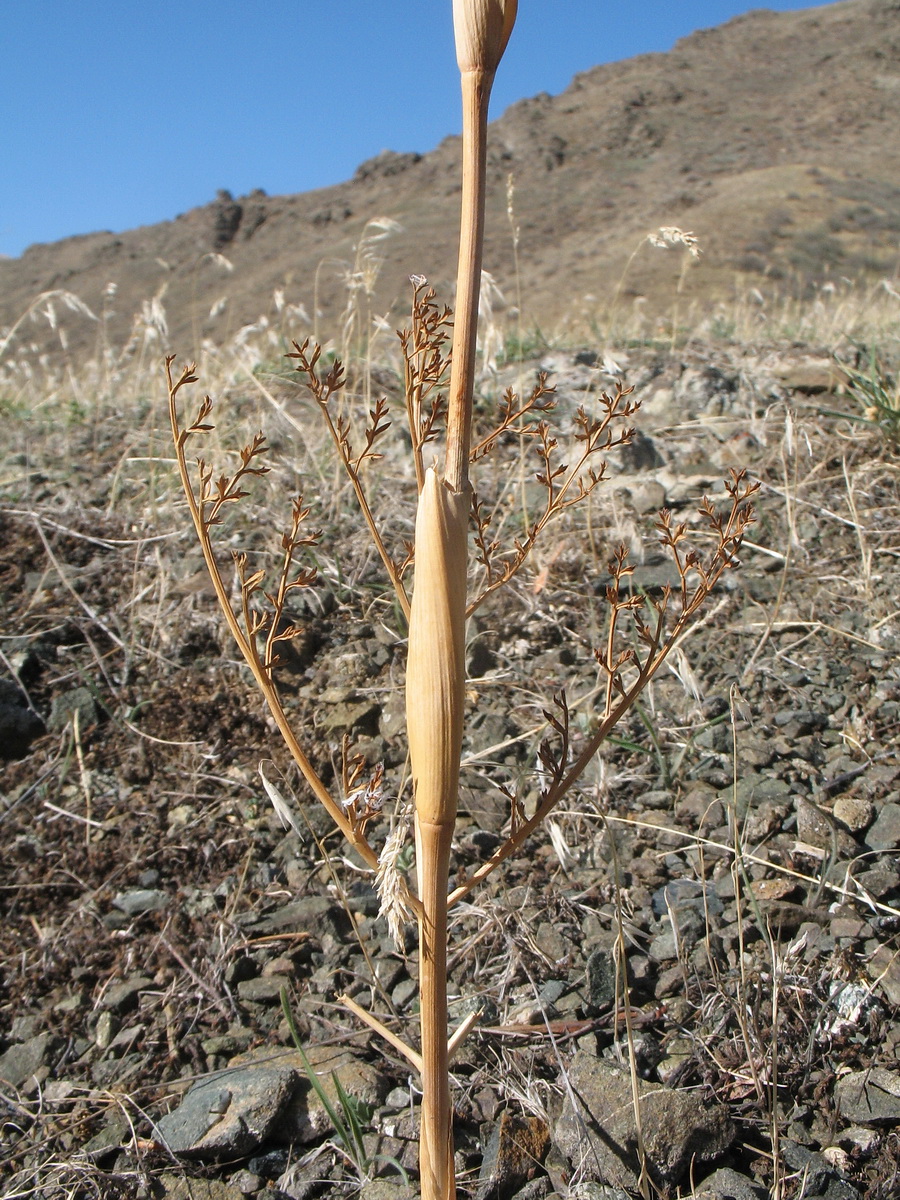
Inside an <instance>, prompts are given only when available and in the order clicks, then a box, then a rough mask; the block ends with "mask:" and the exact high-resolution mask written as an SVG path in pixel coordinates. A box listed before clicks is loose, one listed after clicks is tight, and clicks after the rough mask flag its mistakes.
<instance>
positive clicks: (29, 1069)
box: [0, 1033, 50, 1088]
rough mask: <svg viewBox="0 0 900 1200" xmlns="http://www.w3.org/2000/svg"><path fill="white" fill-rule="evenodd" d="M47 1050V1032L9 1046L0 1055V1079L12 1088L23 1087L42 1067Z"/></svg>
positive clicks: (48, 1043)
mask: <svg viewBox="0 0 900 1200" xmlns="http://www.w3.org/2000/svg"><path fill="white" fill-rule="evenodd" d="M49 1051H50V1034H49V1033H39V1034H38V1035H37V1037H33V1038H29V1039H28V1041H27V1042H19V1043H18V1044H17V1045H14V1046H10V1048H9V1049H8V1050H7V1051H6V1053H5V1054H2V1055H0V1079H2V1080H3V1081H4V1083H7V1084H10V1085H11V1086H12V1087H14V1088H21V1087H25V1086H26V1085H27V1083H28V1081H29V1080H30V1079H32V1078H33V1077H34V1076H35V1075H36V1074H37V1072H38V1071H39V1070H40V1069H41V1067H43V1065H44V1063H45V1061H46V1058H47V1055H48V1053H49Z"/></svg>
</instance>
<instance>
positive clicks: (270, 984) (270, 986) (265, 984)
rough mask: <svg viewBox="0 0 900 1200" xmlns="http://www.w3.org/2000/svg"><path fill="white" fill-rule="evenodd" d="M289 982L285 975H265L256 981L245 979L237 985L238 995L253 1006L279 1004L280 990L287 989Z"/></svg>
mask: <svg viewBox="0 0 900 1200" xmlns="http://www.w3.org/2000/svg"><path fill="white" fill-rule="evenodd" d="M290 986H291V981H290V980H289V979H288V978H287V977H286V976H285V975H265V976H262V977H260V978H257V979H245V980H243V982H241V983H239V984H238V989H237V990H238V995H239V996H240V998H241V999H242V1000H244V1001H250V1002H252V1003H253V1004H279V1003H280V1002H281V989H282V988H289V987H290Z"/></svg>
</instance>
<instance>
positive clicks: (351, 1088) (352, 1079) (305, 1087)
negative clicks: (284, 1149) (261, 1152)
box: [270, 1046, 389, 1144]
mask: <svg viewBox="0 0 900 1200" xmlns="http://www.w3.org/2000/svg"><path fill="white" fill-rule="evenodd" d="M306 1058H307V1061H308V1062H309V1064H310V1066H311V1067H312V1069H313V1070H314V1071H315V1073H316V1076H317V1078H318V1080H319V1084H320V1085H321V1087H322V1088H324V1090H325V1093H326V1095H327V1096H328V1097H329V1099H330V1102H331V1104H332V1105H333V1106H334V1108H335V1109H336V1110H337V1112H338V1114H339V1115H340V1114H341V1106H340V1102H339V1100H338V1095H337V1090H336V1088H335V1086H334V1082H333V1079H332V1075H336V1076H337V1078H338V1079H339V1080H340V1082H341V1087H342V1088H343V1089H344V1091H345V1092H346V1093H347V1094H348V1095H349V1096H351V1097H353V1099H354V1100H358V1101H361V1102H362V1103H363V1104H366V1105H370V1106H372V1107H373V1108H374V1107H377V1106H378V1105H379V1104H381V1103H382V1101H383V1100H384V1098H385V1096H386V1095H387V1093H388V1087H389V1085H388V1079H387V1077H386V1076H385V1075H384V1074H382V1072H381V1071H379V1070H378V1068H377V1067H374V1066H373V1065H372V1064H371V1063H367V1062H365V1061H364V1060H363V1059H360V1058H357V1057H356V1056H355V1055H354V1054H352V1053H351V1052H350V1051H349V1050H342V1049H341V1048H340V1047H337V1046H307V1047H306ZM270 1061H271V1062H272V1064H273V1065H277V1067H278V1068H279V1069H285V1068H288V1069H290V1070H292V1071H293V1072H294V1073H295V1074H296V1076H297V1078H298V1079H299V1080H300V1086H299V1087H298V1088H297V1090H296V1092H295V1093H294V1096H293V1098H292V1102H291V1103H290V1105H289V1106H288V1108H287V1109H286V1111H285V1114H284V1120H283V1122H282V1125H281V1129H280V1131H279V1132H280V1135H281V1136H282V1137H283V1138H284V1139H285V1140H287V1141H296V1142H300V1143H304V1144H305V1143H307V1142H313V1141H315V1140H316V1139H317V1138H320V1137H322V1136H323V1135H325V1134H328V1133H331V1132H332V1126H331V1118H330V1117H329V1116H328V1112H327V1110H326V1108H325V1106H324V1104H323V1103H322V1101H321V1099H320V1097H319V1095H318V1093H317V1092H316V1091H315V1089H314V1088H313V1087H312V1085H311V1083H310V1082H309V1076H308V1075H307V1073H306V1069H305V1066H304V1063H303V1060H302V1058H301V1057H300V1054H299V1053H298V1052H297V1051H296V1050H284V1051H282V1052H280V1053H278V1054H277V1055H274V1056H272V1057H271V1058H270Z"/></svg>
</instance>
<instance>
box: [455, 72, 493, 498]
mask: <svg viewBox="0 0 900 1200" xmlns="http://www.w3.org/2000/svg"><path fill="white" fill-rule="evenodd" d="M461 79H462V105H463V138H462V155H463V166H462V211H461V216H460V228H459V266H458V270H457V276H456V310H455V313H454V317H453V357H452V363H451V368H450V395H449V400H448V411H447V466H446V470H445V472H444V478H445V479H446V481H447V483H448V484H449V486H450V487H451V488H452V489H453V491H455V492H462V491H465V489H466V486H467V484H468V480H469V444H470V442H471V440H472V391H473V388H474V383H475V343H476V338H477V334H478V299H479V294H480V291H481V259H482V251H483V247H484V194H485V164H486V161H487V118H488V102H489V100H490V96H491V84H492V83H493V81H494V76H493V72H486V71H464V72H463V74H462V76H461Z"/></svg>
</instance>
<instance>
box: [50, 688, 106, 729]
mask: <svg viewBox="0 0 900 1200" xmlns="http://www.w3.org/2000/svg"><path fill="white" fill-rule="evenodd" d="M76 712H77V713H78V727H79V729H82V730H84V729H87V728H88V726H89V725H96V724H97V716H98V714H97V702H96V701H95V700H94V697H93V694H92V692H91V691H90V689H89V688H86V687H77V688H73V689H72V690H71V692H64V693H63V694H62V695H60V696H54V698H53V704H52V705H51V706H50V719H49V720H48V721H47V728H48V729H49V730H50V731H51V732H52V733H61V732H62V731H63V730H64V729H65V728H66V726H67V725H70V724H71V723H72V721H73V720H74V718H75V714H76Z"/></svg>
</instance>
